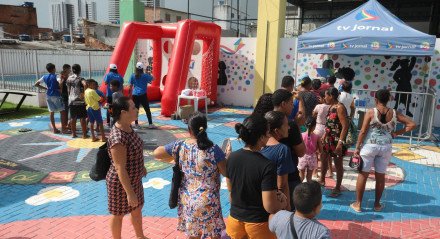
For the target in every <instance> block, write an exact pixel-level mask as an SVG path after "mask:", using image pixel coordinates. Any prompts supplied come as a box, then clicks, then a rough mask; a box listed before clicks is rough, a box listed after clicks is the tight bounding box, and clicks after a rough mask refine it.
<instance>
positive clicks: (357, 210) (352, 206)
mask: <svg viewBox="0 0 440 239" xmlns="http://www.w3.org/2000/svg"><path fill="white" fill-rule="evenodd" d="M354 204H355V203H354V202H353V203H351V204H350V207H351V209H353V211H355V212H362V209H360V208H356V207H355V206H354Z"/></svg>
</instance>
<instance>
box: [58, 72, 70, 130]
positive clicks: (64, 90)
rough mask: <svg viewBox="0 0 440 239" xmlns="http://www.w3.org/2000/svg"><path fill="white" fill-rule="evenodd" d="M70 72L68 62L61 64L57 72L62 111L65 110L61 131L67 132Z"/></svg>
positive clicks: (68, 127)
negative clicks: (60, 69)
mask: <svg viewBox="0 0 440 239" xmlns="http://www.w3.org/2000/svg"><path fill="white" fill-rule="evenodd" d="M71 72H72V69H71V66H70V65H69V64H64V65H63V71H61V73H60V74H59V77H58V79H57V80H58V83H59V84H60V88H61V98H62V99H63V104H64V111H65V112H66V113H65V114H64V115H65V117H61V132H63V134H64V133H66V134H69V131H70V123H69V120H68V117H69V116H68V115H69V94H68V92H67V84H66V81H67V78H69V76H70V73H71Z"/></svg>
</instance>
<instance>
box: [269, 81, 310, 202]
mask: <svg viewBox="0 0 440 239" xmlns="http://www.w3.org/2000/svg"><path fill="white" fill-rule="evenodd" d="M292 96H293V95H292V93H290V92H289V91H287V90H285V89H278V90H276V91H275V92H274V93H273V95H272V104H273V106H274V110H275V111H280V112H283V113H284V114H286V116H289V115H290V113H291V112H292V108H293V97H292ZM289 127H290V128H289V135H288V137H287V138H284V139H281V140H280V143H283V144H285V145H286V146H287V147H289V148H290V152H291V154H292V160H293V164H294V166H295V171H294V172H293V173H290V174H289V176H288V181H289V192H290V194H291V195H292V193H293V190H294V189H295V187H296V185H298V184H300V183H301V179H300V177H299V171H298V157H302V156H304V154H305V152H306V147H305V145H304V142H303V141H302V136H301V132H300V130H299V127H298V125H297V124H296V123H295V121H289ZM290 205H291V206H292V210H294V207H293V205H294V203H293V197H292V196H291V197H290Z"/></svg>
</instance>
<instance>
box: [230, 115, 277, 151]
mask: <svg viewBox="0 0 440 239" xmlns="http://www.w3.org/2000/svg"><path fill="white" fill-rule="evenodd" d="M268 128H269V126H268V123H267V120H266V119H265V118H264V117H263V116H262V115H259V114H253V115H250V116H249V117H247V118H246V119H244V121H243V124H241V123H237V124H235V132H237V134H238V138H239V139H241V140H243V141H244V143H245V144H246V145H248V146H255V145H257V143H258V140H259V139H260V138H261V137H262V136H265V135H266V133H267V130H268Z"/></svg>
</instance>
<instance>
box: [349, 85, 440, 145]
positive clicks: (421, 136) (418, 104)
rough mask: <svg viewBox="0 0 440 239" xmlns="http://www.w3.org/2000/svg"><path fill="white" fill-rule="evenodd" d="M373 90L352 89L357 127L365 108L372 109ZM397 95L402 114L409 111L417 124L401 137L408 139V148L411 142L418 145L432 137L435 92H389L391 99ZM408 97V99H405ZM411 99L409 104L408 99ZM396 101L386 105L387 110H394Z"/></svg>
mask: <svg viewBox="0 0 440 239" xmlns="http://www.w3.org/2000/svg"><path fill="white" fill-rule="evenodd" d="M374 92H375V90H367V89H353V93H354V96H355V98H356V100H355V106H356V114H355V116H354V118H355V120H357V121H358V125H359V127H361V124H362V122H363V116H364V114H365V112H366V110H367V108H373V107H374V106H375V104H374V100H372V99H373V98H374V97H373V96H374V95H373V93H374ZM397 94H399V95H400V98H401V100H400V103H401V104H400V105H399V108H402V104H403V106H404V110H405V111H403V112H402V113H403V114H405V113H406V109H409V111H410V113H412V115H413V116H412V117H410V118H412V119H413V120H414V122H416V124H417V128H416V129H415V130H413V131H411V132H409V133H407V134H405V135H403V136H402V137H404V138H409V144H410V148H411V147H412V145H413V140H417V143H416V145H418V144H419V142H420V141H421V140H428V139H430V138H431V137H432V128H433V124H434V116H435V106H436V95H435V92H434V91H433V90H432V89H431V88H430V89H428V92H427V93H422V92H401V91H391V95H392V97H394V98H396V97H397ZM407 97H408V98H407ZM409 98H411V103H410V101H409V100H404V99H409ZM395 104H396V101H394V100H391V101H390V102H389V103H388V107H389V108H394V106H395ZM402 127H403V125H401V124H398V125H397V128H402Z"/></svg>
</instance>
